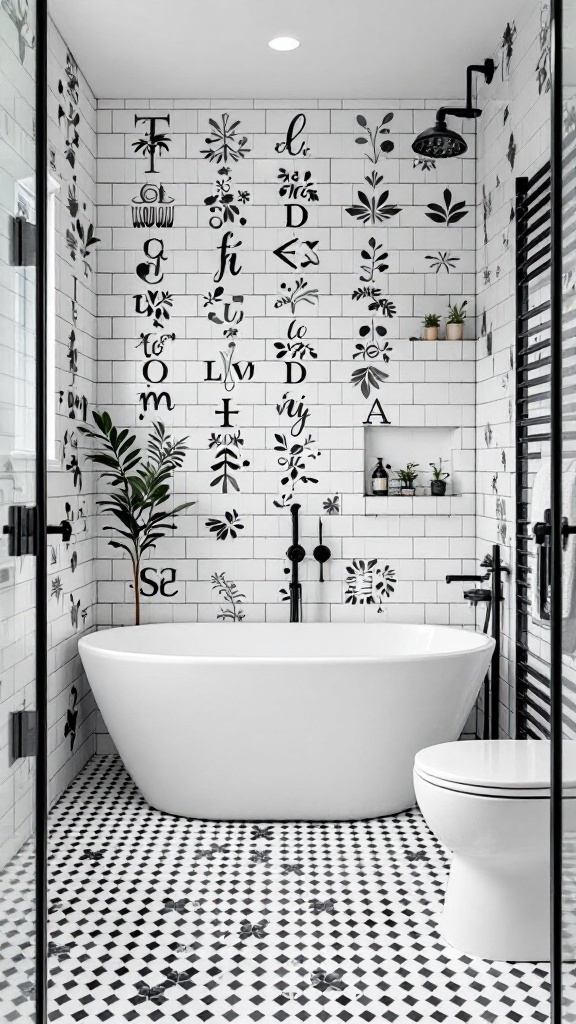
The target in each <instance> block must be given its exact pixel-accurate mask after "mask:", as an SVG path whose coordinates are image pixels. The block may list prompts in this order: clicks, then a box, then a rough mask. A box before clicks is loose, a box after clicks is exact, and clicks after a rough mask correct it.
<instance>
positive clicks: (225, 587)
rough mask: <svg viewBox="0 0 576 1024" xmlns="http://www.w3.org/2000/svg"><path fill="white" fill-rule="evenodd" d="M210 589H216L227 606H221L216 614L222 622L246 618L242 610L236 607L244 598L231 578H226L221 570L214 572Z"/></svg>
mask: <svg viewBox="0 0 576 1024" xmlns="http://www.w3.org/2000/svg"><path fill="white" fill-rule="evenodd" d="M212 590H216V591H218V596H219V598H220V600H221V601H223V602H224V604H225V605H227V606H228V607H224V608H221V609H220V611H219V612H218V615H217V616H216V618H217V619H221V620H222V622H242V621H243V619H245V618H246V616H245V614H244V612H243V611H242V610H241V609H240V608H238V605H239V604H242V602H243V601H244V600H245V599H246V594H242V593H241V592H240V591H239V590H238V587H237V586H236V584H235V583H234V582H233V580H227V579H226V576H225V574H224V573H223V572H221V573H217V572H215V573H214V575H213V576H212Z"/></svg>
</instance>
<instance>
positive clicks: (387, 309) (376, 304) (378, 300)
mask: <svg viewBox="0 0 576 1024" xmlns="http://www.w3.org/2000/svg"><path fill="white" fill-rule="evenodd" d="M352 298H353V299H354V301H356V302H358V301H360V300H361V299H369V300H370V304H369V306H368V311H369V312H370V313H377V312H378V311H380V313H382V316H387V317H393V316H396V306H395V305H394V303H393V302H391V301H390V299H384V298H382V292H381V290H380V288H375V287H374V286H373V285H369V286H362V287H360V288H355V289H354V291H353V292H352Z"/></svg>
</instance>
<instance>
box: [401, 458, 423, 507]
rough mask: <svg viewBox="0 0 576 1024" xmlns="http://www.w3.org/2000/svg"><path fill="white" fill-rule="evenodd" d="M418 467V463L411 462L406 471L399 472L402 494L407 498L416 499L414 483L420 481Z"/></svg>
mask: <svg viewBox="0 0 576 1024" xmlns="http://www.w3.org/2000/svg"><path fill="white" fill-rule="evenodd" d="M417 467H418V463H417V462H409V463H408V465H407V466H406V469H399V470H398V471H397V476H398V479H399V480H400V493H401V494H403V495H404V497H406V498H413V497H414V481H415V480H417V479H418V473H417V471H416V470H417Z"/></svg>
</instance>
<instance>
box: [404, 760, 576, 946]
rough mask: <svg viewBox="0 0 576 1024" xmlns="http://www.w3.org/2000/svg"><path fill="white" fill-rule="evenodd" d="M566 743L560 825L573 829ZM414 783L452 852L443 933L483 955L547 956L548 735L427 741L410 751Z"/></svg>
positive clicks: (575, 800)
mask: <svg viewBox="0 0 576 1024" xmlns="http://www.w3.org/2000/svg"><path fill="white" fill-rule="evenodd" d="M574 748H576V743H565V744H564V748H563V750H564V773H563V774H564V780H565V787H564V794H565V798H564V802H563V816H564V823H563V827H564V832H574V831H575V830H576V750H575V749H574ZM414 787H415V790H416V799H417V800H418V804H419V805H420V810H421V811H422V814H423V815H424V818H425V820H426V823H427V825H428V827H429V828H430V830H431V831H432V832H433V833H434V835H435V836H436V837H437V838H438V839H439V840H440V842H441V843H443V844H444V846H446V847H448V849H449V850H450V851H451V852H452V854H453V858H452V865H451V869H450V877H449V879H448V886H447V889H446V895H445V900H444V911H443V914H442V920H441V922H440V932H441V934H442V935H443V937H444V938H445V939H446V941H447V942H448V943H449V944H450V945H451V946H454V947H455V948H456V949H458V950H460V951H461V952H463V953H468V954H469V955H471V956H479V957H482V958H484V959H487V960H510V961H530V960H533V961H549V960H550V940H549V928H550V849H549V847H550V831H549V830H550V801H549V797H550V744H549V743H548V742H547V741H545V740H477V741H475V742H456V743H441V744H439V745H438V746H435V747H427V748H426V749H425V750H421V751H420V753H418V754H417V755H416V759H415V763H414ZM566 793H568V794H569V795H568V796H566Z"/></svg>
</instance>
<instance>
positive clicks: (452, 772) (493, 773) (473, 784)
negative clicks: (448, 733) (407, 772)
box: [414, 740, 576, 800]
mask: <svg viewBox="0 0 576 1024" xmlns="http://www.w3.org/2000/svg"><path fill="white" fill-rule="evenodd" d="M575 748H576V743H573V742H572V743H571V742H566V743H565V744H564V747H563V755H564V765H563V791H564V796H565V797H570V798H576V749H575ZM414 772H415V774H416V775H417V776H418V777H419V778H421V779H422V780H423V781H425V782H428V783H429V784H430V785H434V786H439V787H440V788H442V789H450V790H454V791H455V792H459V793H469V794H472V795H475V796H491V797H500V798H501V799H506V800H527V799H531V800H534V799H541V800H548V799H549V797H550V743H549V741H548V740H474V741H469V742H461V741H460V742H458V741H457V742H455V743H440V744H438V745H437V746H435V747H427V748H426V749H425V750H421V751H420V752H419V753H418V754H417V755H416V758H415V762H414Z"/></svg>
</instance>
